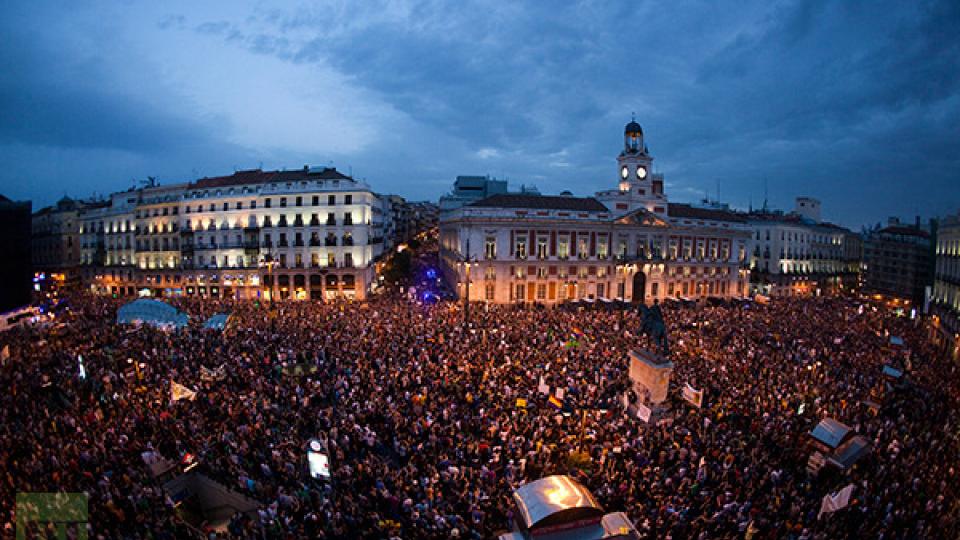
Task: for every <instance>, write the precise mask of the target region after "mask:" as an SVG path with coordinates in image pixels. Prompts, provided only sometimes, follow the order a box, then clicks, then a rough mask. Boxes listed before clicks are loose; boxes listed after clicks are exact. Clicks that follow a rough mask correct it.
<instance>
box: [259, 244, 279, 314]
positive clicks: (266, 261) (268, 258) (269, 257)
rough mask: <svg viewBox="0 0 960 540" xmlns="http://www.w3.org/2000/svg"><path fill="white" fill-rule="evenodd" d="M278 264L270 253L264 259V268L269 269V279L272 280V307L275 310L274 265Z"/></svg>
mask: <svg viewBox="0 0 960 540" xmlns="http://www.w3.org/2000/svg"><path fill="white" fill-rule="evenodd" d="M275 264H277V263H276V261H274V260H273V254H271V253H268V254H267V255H266V256H264V258H263V264H262V266H266V267H267V277H268V278H270V307H271V308H273V265H275Z"/></svg>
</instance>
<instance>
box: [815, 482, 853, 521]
mask: <svg viewBox="0 0 960 540" xmlns="http://www.w3.org/2000/svg"><path fill="white" fill-rule="evenodd" d="M852 493H853V484H850V485H849V486H847V487H845V488H843V489H841V490H840V491H838V492H837V494H836V495H830V494H829V493H827V494H826V495H824V496H823V501H822V502H821V503H820V513H819V514H817V519H820V517H821V516H823V515H824V514H828V513H830V512H836V511H837V510H841V509H843V508H846V507H847V505H849V504H850V495H851V494H852Z"/></svg>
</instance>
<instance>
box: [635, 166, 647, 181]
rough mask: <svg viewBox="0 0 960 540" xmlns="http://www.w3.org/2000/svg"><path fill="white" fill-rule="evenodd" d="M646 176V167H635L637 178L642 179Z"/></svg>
mask: <svg viewBox="0 0 960 540" xmlns="http://www.w3.org/2000/svg"><path fill="white" fill-rule="evenodd" d="M646 177H647V169H646V167H643V166H640V167H637V178H639V179H641V180H643V179H644V178H646Z"/></svg>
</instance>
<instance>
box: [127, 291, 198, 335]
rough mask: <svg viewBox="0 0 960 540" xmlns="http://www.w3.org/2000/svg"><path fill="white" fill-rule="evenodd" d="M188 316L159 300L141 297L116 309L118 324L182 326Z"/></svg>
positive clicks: (185, 323) (184, 324)
mask: <svg viewBox="0 0 960 540" xmlns="http://www.w3.org/2000/svg"><path fill="white" fill-rule="evenodd" d="M189 319H190V317H189V316H188V315H187V314H186V313H183V312H182V311H180V310H178V309H177V308H175V307H173V306H171V305H169V304H165V303H163V302H161V301H159V300H150V299H147V298H141V299H139V300H134V301H133V302H130V303H129V304H127V305H125V306H123V307H121V308H120V309H119V310H117V323H118V324H131V323H138V322H139V323H144V324H152V325H154V326H170V327H174V328H182V327H184V326H186V325H187V321H188V320H189Z"/></svg>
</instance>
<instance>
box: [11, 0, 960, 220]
mask: <svg viewBox="0 0 960 540" xmlns="http://www.w3.org/2000/svg"><path fill="white" fill-rule="evenodd" d="M0 15H2V17H0V29H2V32H3V35H4V42H5V43H4V46H3V47H0V72H2V73H3V76H2V77H0V159H2V160H3V162H4V164H5V166H4V167H3V168H2V169H0V193H4V194H6V195H8V196H10V197H12V198H17V199H32V200H34V201H35V205H37V206H40V205H45V204H49V203H51V202H53V201H55V200H56V199H58V198H59V197H61V196H62V195H63V194H64V193H67V194H69V195H71V196H75V197H85V196H89V195H90V194H91V193H93V192H97V193H109V192H111V191H117V190H122V189H126V188H127V187H129V186H130V185H132V184H133V183H134V181H135V180H137V179H144V178H146V177H147V176H155V177H157V178H158V179H159V180H160V181H161V183H173V182H179V181H185V180H189V179H192V178H196V177H199V176H215V175H220V174H229V173H230V172H232V171H233V170H235V169H246V168H255V167H258V166H262V167H264V168H271V169H272V168H283V167H287V168H297V167H301V166H303V164H306V163H309V164H311V165H328V164H331V163H332V164H334V165H335V166H337V167H338V168H339V169H341V170H343V171H345V172H349V171H351V170H352V172H353V174H354V175H355V176H357V177H358V178H364V179H366V180H367V181H368V182H370V183H371V184H372V185H373V187H374V188H375V189H376V190H378V191H381V192H394V193H399V194H401V195H404V196H406V197H408V198H412V199H434V200H435V199H437V198H438V197H439V196H440V195H441V194H442V193H443V192H445V191H447V190H449V188H450V186H451V184H452V182H453V179H454V177H455V176H456V175H458V174H490V175H494V176H497V177H506V178H507V179H508V180H510V181H511V183H512V184H513V185H515V186H519V184H533V185H536V186H537V187H538V188H539V189H540V190H541V191H543V192H545V193H556V192H559V191H561V190H564V189H570V190H572V191H573V192H574V193H576V194H578V195H588V194H591V193H592V192H594V191H596V190H599V189H607V188H610V187H612V186H614V185H615V184H616V180H617V170H616V166H615V157H616V154H617V152H618V151H619V148H620V146H621V144H622V130H623V125H624V124H625V123H626V122H627V121H629V119H630V114H631V112H633V113H636V117H637V120H638V121H639V122H640V123H641V124H642V125H643V127H644V131H645V133H646V140H647V145H648V146H649V148H650V151H651V152H652V153H653V155H654V156H655V158H656V160H655V162H654V163H655V168H657V169H658V170H659V171H661V172H663V173H664V174H665V176H666V182H667V187H666V189H667V194H668V195H669V197H670V199H671V200H673V201H693V200H697V199H699V198H702V197H703V196H704V195H705V194H709V195H710V196H711V197H716V194H717V189H718V187H719V191H720V198H721V199H722V200H725V201H727V202H730V203H731V204H733V205H734V206H737V207H743V208H745V207H747V205H748V204H749V203H750V201H752V202H753V204H754V205H759V204H760V203H761V202H762V199H763V196H764V195H763V194H764V184H766V185H767V191H768V193H769V200H770V203H771V205H773V206H776V207H781V208H787V209H789V208H790V207H792V201H793V198H794V197H796V196H799V195H808V196H814V197H818V198H820V199H821V200H822V201H823V207H824V216H825V217H826V218H828V219H830V220H832V221H835V222H839V223H842V224H844V225H848V226H851V227H856V228H859V226H860V225H862V224H864V223H875V222H877V221H880V220H884V219H885V218H886V216H889V215H900V216H903V217H912V216H913V215H915V214H921V215H923V216H925V217H927V216H933V215H943V214H947V213H952V212H956V211H957V210H958V209H960V3H958V2H956V1H950V0H947V1H942V2H895V1H894V2H771V1H768V0H764V1H738V2H723V3H721V2H663V3H659V2H643V1H628V2H613V1H597V2H577V3H562V2H561V3H556V2H531V3H528V4H521V3H519V2H502V3H493V2H484V3H471V2H463V1H461V2H389V3H379V2H373V1H363V2H356V1H346V2H313V3H283V2H243V1H230V2H138V1H126V2H110V3H107V2H62V3H58V2H17V3H13V2H7V3H4V5H3V7H2V8H0Z"/></svg>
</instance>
